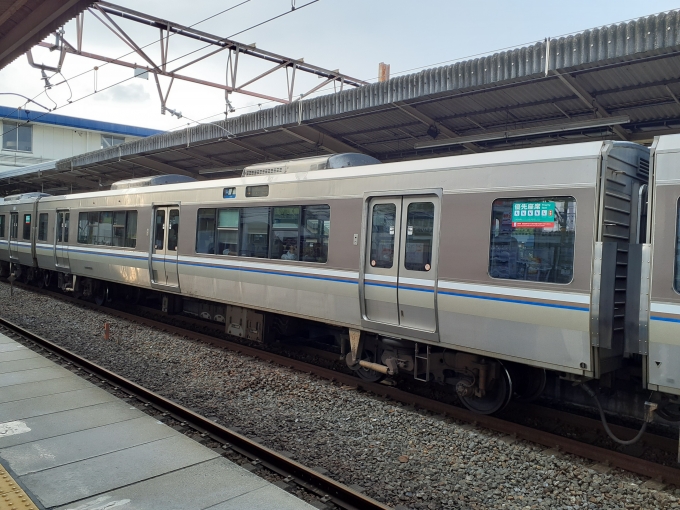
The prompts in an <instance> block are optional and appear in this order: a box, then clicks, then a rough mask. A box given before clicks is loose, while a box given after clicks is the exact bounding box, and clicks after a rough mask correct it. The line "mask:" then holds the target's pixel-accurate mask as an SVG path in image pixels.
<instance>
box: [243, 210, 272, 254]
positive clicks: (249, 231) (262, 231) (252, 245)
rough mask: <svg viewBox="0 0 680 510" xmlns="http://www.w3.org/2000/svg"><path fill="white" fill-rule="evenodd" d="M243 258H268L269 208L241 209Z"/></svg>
mask: <svg viewBox="0 0 680 510" xmlns="http://www.w3.org/2000/svg"><path fill="white" fill-rule="evenodd" d="M239 233H240V236H241V244H240V248H239V255H241V256H242V257H257V258H267V255H268V251H269V207H248V208H244V209H241V218H240V224H239Z"/></svg>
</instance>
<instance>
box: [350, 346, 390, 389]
mask: <svg viewBox="0 0 680 510" xmlns="http://www.w3.org/2000/svg"><path fill="white" fill-rule="evenodd" d="M361 359H362V360H363V361H370V362H371V363H377V362H378V361H377V360H376V356H375V354H374V353H373V351H370V350H368V349H364V352H362V353H361ZM354 372H355V373H356V374H357V376H358V377H359V379H362V380H364V381H366V382H378V381H382V380H383V378H384V377H385V375H384V374H381V373H380V372H376V371H375V370H369V369H367V368H363V367H359V368H357V369H356V370H355V371H354Z"/></svg>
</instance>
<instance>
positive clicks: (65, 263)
mask: <svg viewBox="0 0 680 510" xmlns="http://www.w3.org/2000/svg"><path fill="white" fill-rule="evenodd" d="M70 220H71V213H70V212H69V211H63V210H62V211H57V221H56V222H55V232H54V261H55V266H56V267H57V269H60V270H62V271H65V272H69V271H70V270H71V267H70V264H69V259H68V231H69V222H70Z"/></svg>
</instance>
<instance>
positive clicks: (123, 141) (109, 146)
mask: <svg viewBox="0 0 680 510" xmlns="http://www.w3.org/2000/svg"><path fill="white" fill-rule="evenodd" d="M105 138H109V139H110V140H111V143H110V144H109V145H106V146H105V145H104V139H105ZM114 139H116V140H119V142H118V143H113V140H114ZM124 143H125V137H124V136H118V135H112V134H103V133H102V135H101V138H100V144H101V148H102V149H110V148H111V147H116V146H118V145H122V144H124Z"/></svg>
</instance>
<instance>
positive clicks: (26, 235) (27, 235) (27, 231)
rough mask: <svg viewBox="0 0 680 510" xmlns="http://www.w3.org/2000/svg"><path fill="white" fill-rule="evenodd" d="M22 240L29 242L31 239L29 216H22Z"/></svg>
mask: <svg viewBox="0 0 680 510" xmlns="http://www.w3.org/2000/svg"><path fill="white" fill-rule="evenodd" d="M23 234H24V236H23V237H24V239H26V240H29V239H30V238H31V215H30V214H24V232H23Z"/></svg>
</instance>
